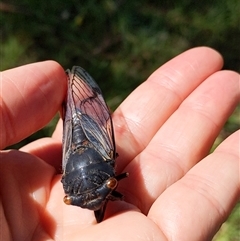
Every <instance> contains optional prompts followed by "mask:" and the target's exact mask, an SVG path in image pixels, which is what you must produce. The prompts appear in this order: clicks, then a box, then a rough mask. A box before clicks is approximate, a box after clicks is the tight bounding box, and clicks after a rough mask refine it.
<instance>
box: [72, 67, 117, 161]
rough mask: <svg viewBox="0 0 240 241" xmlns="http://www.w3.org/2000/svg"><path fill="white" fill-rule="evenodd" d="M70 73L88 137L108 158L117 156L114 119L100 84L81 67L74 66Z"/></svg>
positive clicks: (83, 126) (76, 106) (75, 102)
mask: <svg viewBox="0 0 240 241" xmlns="http://www.w3.org/2000/svg"><path fill="white" fill-rule="evenodd" d="M69 75H70V79H69V86H70V88H71V91H72V99H73V102H74V106H75V108H76V109H75V112H76V113H80V115H79V119H80V120H81V121H80V122H81V125H82V129H83V131H84V133H85V135H86V137H87V138H88V140H89V141H90V142H91V143H92V144H93V145H94V148H95V149H96V150H97V151H98V152H99V153H101V154H102V155H103V156H104V157H105V158H106V159H109V158H115V143H114V134H113V127H112V120H111V116H110V113H109V109H108V107H107V105H106V103H105V101H104V99H103V96H102V92H101V90H100V88H99V86H98V85H97V83H96V82H95V81H94V80H93V78H92V77H91V76H90V75H89V74H88V73H87V72H86V71H85V70H84V69H82V68H81V67H77V66H74V67H73V68H72V70H71V73H70V74H69Z"/></svg>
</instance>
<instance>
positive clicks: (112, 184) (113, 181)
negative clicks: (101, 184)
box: [107, 177, 118, 190]
mask: <svg viewBox="0 0 240 241" xmlns="http://www.w3.org/2000/svg"><path fill="white" fill-rule="evenodd" d="M117 184H118V181H117V180H116V179H115V178H113V177H110V178H109V179H108V181H107V187H108V188H110V189H112V190H113V189H115V188H116V187H117Z"/></svg>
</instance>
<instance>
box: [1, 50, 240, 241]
mask: <svg viewBox="0 0 240 241" xmlns="http://www.w3.org/2000/svg"><path fill="white" fill-rule="evenodd" d="M222 66H223V60H222V57H221V56H220V55H219V53H217V52H216V51H214V50H213V49H210V48H206V47H198V48H194V49H191V50H188V51H186V52H184V53H182V54H181V55H179V56H177V57H175V58H174V59H172V60H170V61H169V62H167V63H166V64H165V65H163V66H161V67H160V68H159V69H157V70H156V71H155V72H154V73H153V74H152V75H151V76H150V77H149V78H148V79H147V80H146V81H145V82H143V83H142V84H141V85H140V86H139V87H138V88H137V89H135V90H134V91H133V92H132V93H131V94H130V95H129V97H128V98H127V99H126V100H124V102H123V103H122V104H121V105H120V106H119V107H118V108H117V110H116V111H115V112H114V113H113V123H114V130H115V139H116V143H117V152H118V153H119V155H120V156H119V157H118V159H117V173H121V172H126V171H127V172H129V174H130V175H129V177H128V178H126V179H124V180H122V181H120V183H119V186H118V188H117V190H118V191H119V192H121V193H123V194H124V196H125V200H124V201H116V202H109V204H108V206H107V210H106V213H105V219H104V221H103V222H102V223H100V224H96V221H95V218H94V214H93V212H92V211H89V210H84V209H81V208H79V207H74V206H68V205H65V204H64V203H63V197H64V192H63V188H62V184H61V182H60V179H61V174H60V172H61V138H62V121H61V120H60V121H59V123H58V125H57V126H56V129H55V131H54V133H53V135H52V137H51V138H43V139H39V140H36V141H34V142H33V143H30V144H28V145H27V146H25V147H23V148H21V149H20V150H6V151H2V152H1V154H0V155H1V156H0V157H1V158H0V181H1V186H0V197H1V211H0V219H1V238H2V240H72V241H74V240H85V241H86V240H98V241H102V240H104V241H107V240H111V241H112V240H132V241H135V240H150V241H151V240H152V241H153V240H158V241H160V240H178V241H184V240H211V238H212V237H213V236H214V234H215V233H216V232H217V230H218V229H219V227H220V226H221V224H222V223H223V222H224V221H225V220H226V219H227V217H228V216H229V215H230V213H231V211H232V210H233V208H234V206H235V205H236V203H237V202H238V199H239V190H240V188H239V187H240V185H239V182H240V181H239V174H240V173H239V132H236V133H233V134H232V135H231V136H229V137H228V138H227V139H226V140H224V141H223V142H222V143H221V144H220V145H219V146H218V147H217V149H216V150H215V151H214V152H213V153H212V154H208V153H209V150H210V148H211V146H212V144H213V142H214V140H215V139H216V137H217V136H218V134H219V132H220V131H221V129H222V127H223V125H224V123H225V122H226V120H227V119H228V117H229V116H230V115H231V113H232V112H233V110H234V109H235V107H236V106H237V104H238V102H239V97H240V93H239V74H238V73H235V72H233V71H227V70H221V68H222ZM66 84H67V83H66V75H65V73H64V70H63V69H62V67H61V66H60V65H59V64H58V63H56V62H53V61H46V62H39V63H34V64H30V65H25V66H21V67H19V68H15V69H11V70H7V71H4V72H2V73H1V88H2V90H1V92H0V94H1V102H0V104H1V105H0V107H1V108H0V114H1V133H0V135H1V136H0V140H1V142H0V146H1V149H3V148H5V147H7V146H8V145H11V144H14V143H17V142H18V141H20V140H21V139H23V138H24V137H27V136H28V135H30V134H31V133H33V132H35V131H37V130H38V129H40V128H42V127H43V126H45V125H46V124H47V123H48V122H49V121H50V120H51V118H52V117H53V116H54V114H55V113H56V112H57V111H58V110H60V109H61V104H62V102H63V100H64V97H65V93H66V88H67V86H66Z"/></svg>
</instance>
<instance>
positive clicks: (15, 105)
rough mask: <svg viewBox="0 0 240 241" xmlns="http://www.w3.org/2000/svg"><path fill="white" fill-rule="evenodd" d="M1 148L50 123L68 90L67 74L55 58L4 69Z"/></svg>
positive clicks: (0, 110) (0, 133)
mask: <svg viewBox="0 0 240 241" xmlns="http://www.w3.org/2000/svg"><path fill="white" fill-rule="evenodd" d="M1 75H2V85H1V91H0V93H1V109H0V112H1V113H0V115H1V123H2V124H1V132H0V140H1V143H0V148H1V149H2V148H4V147H6V146H8V145H11V144H13V143H16V142H18V141H20V140H21V139H23V138H25V137H26V136H28V135H30V134H31V133H33V132H35V131H37V130H38V129H40V128H42V127H43V126H44V125H46V124H47V123H48V122H49V121H50V120H51V118H52V117H53V116H54V114H55V113H56V112H57V110H58V109H59V108H60V106H61V103H62V101H63V99H64V96H65V93H66V88H67V85H66V75H65V72H64V70H63V69H62V67H61V66H60V65H59V64H58V63H56V62H54V61H46V62H39V63H34V64H29V65H25V66H22V67H18V68H15V69H10V70H7V71H3V72H2V73H1Z"/></svg>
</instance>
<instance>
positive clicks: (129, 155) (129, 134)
mask: <svg viewBox="0 0 240 241" xmlns="http://www.w3.org/2000/svg"><path fill="white" fill-rule="evenodd" d="M222 64H223V62H222V58H221V56H220V55H219V54H218V53H217V52H216V51H214V50H212V49H210V48H206V47H201V48H195V49H191V50H189V51H186V52H185V53H183V54H181V55H179V56H177V57H176V58H174V59H172V60H171V61H169V62H168V63H166V64H165V65H163V66H162V67H160V68H159V69H158V70H156V71H155V72H154V73H153V74H152V75H151V76H150V77H149V78H148V80H147V81H146V82H144V83H143V84H142V85H140V86H139V87H138V88H137V89H136V90H135V91H134V92H133V93H132V94H131V95H130V96H129V97H128V98H127V99H126V100H125V101H124V102H123V103H122V104H121V105H120V106H119V108H118V109H117V110H116V111H115V112H114V114H113V122H114V130H115V136H116V143H117V151H118V153H119V154H120V157H119V158H118V169H119V170H122V168H123V167H124V166H126V164H127V163H128V162H129V161H130V160H132V159H133V158H134V157H135V156H136V155H137V154H138V153H139V152H141V151H142V150H143V149H144V148H145V147H146V146H147V144H148V143H149V141H150V140H151V138H152V137H153V135H154V134H155V133H156V131H157V130H158V129H159V128H160V126H161V125H162V124H163V123H164V122H165V121H166V120H167V119H168V117H169V116H170V115H171V114H172V113H173V112H174V111H175V110H176V109H177V108H178V106H179V105H180V104H181V103H182V101H183V100H184V99H185V98H186V97H187V96H188V95H189V94H190V93H191V92H192V91H193V90H194V89H195V88H196V87H197V86H198V85H199V84H201V82H203V81H204V80H205V79H206V78H207V77H208V76H209V75H211V74H212V73H214V72H216V71H217V70H219V69H220V68H221V67H222Z"/></svg>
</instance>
